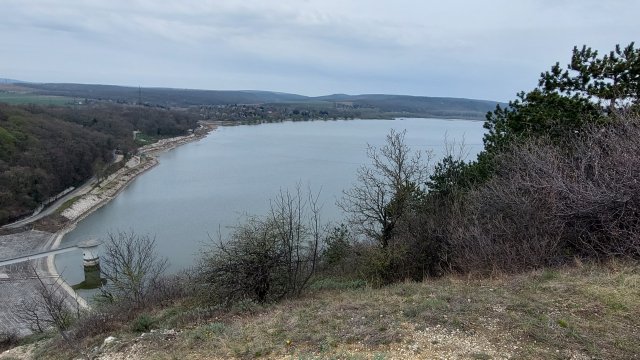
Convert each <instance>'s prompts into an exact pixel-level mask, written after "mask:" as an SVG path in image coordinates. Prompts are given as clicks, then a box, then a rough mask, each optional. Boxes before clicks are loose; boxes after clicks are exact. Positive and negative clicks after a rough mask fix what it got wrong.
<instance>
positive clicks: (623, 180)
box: [450, 118, 640, 271]
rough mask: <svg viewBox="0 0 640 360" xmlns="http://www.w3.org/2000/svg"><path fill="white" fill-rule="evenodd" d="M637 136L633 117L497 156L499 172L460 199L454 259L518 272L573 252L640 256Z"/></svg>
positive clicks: (461, 265)
mask: <svg viewBox="0 0 640 360" xmlns="http://www.w3.org/2000/svg"><path fill="white" fill-rule="evenodd" d="M639 137H640V127H639V126H638V122H637V119H633V118H630V119H626V120H624V121H621V120H617V121H616V122H615V123H614V124H612V125H609V126H607V127H603V128H594V129H592V130H590V131H589V132H587V133H586V134H585V135H584V136H583V137H582V138H581V139H579V140H575V141H574V142H572V143H570V144H567V145H566V146H563V148H560V147H558V146H556V145H554V144H551V143H548V142H543V141H530V142H528V143H526V144H523V145H518V146H516V147H513V148H512V149H511V150H510V151H508V152H505V153H504V154H501V155H499V156H498V157H497V158H496V161H497V164H498V166H497V169H498V171H497V172H496V174H495V176H494V177H493V178H492V179H491V180H490V181H488V182H487V183H486V184H485V185H483V186H481V187H480V188H478V189H477V190H475V191H472V192H470V193H469V194H468V196H466V197H465V198H464V200H463V201H459V202H457V203H456V205H455V209H454V210H455V211H454V213H453V219H454V220H453V222H452V225H451V226H450V242H451V244H450V245H451V248H452V251H453V262H454V266H455V267H456V268H457V269H459V270H462V271H488V270H492V269H497V270H502V271H519V270H523V269H527V268H532V267H539V266H545V265H554V264H558V263H561V262H566V261H567V260H568V259H571V258H573V257H574V256H579V257H588V258H595V259H602V258H608V257H619V256H625V257H633V258H640V183H639V182H638V180H637V179H638V178H640V144H639V143H638V141H637V139H638V138H639Z"/></svg>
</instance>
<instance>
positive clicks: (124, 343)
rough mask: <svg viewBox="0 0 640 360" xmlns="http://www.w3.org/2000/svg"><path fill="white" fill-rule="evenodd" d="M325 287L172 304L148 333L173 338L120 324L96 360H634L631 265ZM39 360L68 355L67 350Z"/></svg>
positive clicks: (635, 289) (639, 319) (637, 323)
mask: <svg viewBox="0 0 640 360" xmlns="http://www.w3.org/2000/svg"><path fill="white" fill-rule="evenodd" d="M327 284H329V285H331V284H332V282H331V281H329V282H324V286H325V289H324V290H315V291H313V292H311V293H310V294H309V295H307V296H306V297H304V298H302V299H297V300H289V301H284V302H282V303H280V304H276V305H270V306H266V307H258V308H256V307H254V306H247V308H248V309H249V310H247V309H242V310H238V309H236V310H235V311H232V312H228V313H215V312H213V313H210V312H206V311H202V310H195V309H192V308H189V307H187V306H174V307H172V308H169V309H165V310H162V311H158V312H154V313H152V317H153V318H154V319H155V325H154V326H155V327H156V328H158V329H177V335H173V334H165V335H163V334H162V330H158V331H156V332H155V333H149V334H145V335H144V336H142V337H140V336H139V334H136V333H133V332H130V331H129V330H128V329H130V325H127V326H125V327H123V330H122V332H121V333H119V334H113V335H115V336H116V337H118V339H119V340H118V341H117V342H116V343H115V344H114V345H110V348H109V350H108V351H107V354H108V356H107V355H104V354H103V356H105V357H103V358H104V359H116V358H118V359H119V358H124V355H125V354H128V355H130V356H133V357H134V358H146V359H183V358H184V359H209V358H229V357H240V358H252V357H266V358H293V359H324V358H335V359H338V358H339V359H400V358H420V359H423V358H463V359H502V358H518V359H520V358H525V359H541V358H544V359H589V358H596V359H634V358H639V357H640V355H639V354H640V341H638V336H639V335H638V334H640V267H639V266H638V265H637V264H636V265H630V264H615V263H614V264H608V265H606V266H602V265H598V266H595V265H584V266H583V265H578V266H576V267H573V268H568V269H561V270H544V271H535V272H531V273H528V274H524V275H517V276H499V277H495V278H492V279H467V278H459V277H453V276H450V277H445V278H442V279H435V280H427V281H425V282H423V283H401V284H396V285H392V286H389V287H385V288H382V289H371V288H359V289H342V290H335V289H334V290H331V289H326V286H327ZM333 285H340V284H339V283H335V282H334V283H333ZM105 337H106V336H105ZM102 340H103V337H101V338H96V339H93V343H87V344H85V345H86V346H87V347H91V346H95V345H100V343H101V341H102ZM38 352H39V353H41V354H43V353H44V354H48V355H47V356H46V358H51V357H53V358H66V357H68V356H69V353H67V352H65V351H63V350H60V351H57V352H52V351H50V350H45V349H42V350H41V351H38ZM53 353H56V355H55V356H51V354H53ZM120 356H122V357H120Z"/></svg>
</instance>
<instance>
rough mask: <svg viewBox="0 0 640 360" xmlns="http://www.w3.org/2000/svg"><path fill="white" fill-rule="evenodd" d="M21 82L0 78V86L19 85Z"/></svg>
mask: <svg viewBox="0 0 640 360" xmlns="http://www.w3.org/2000/svg"><path fill="white" fill-rule="evenodd" d="M21 82H22V81H20V80H13V79H3V78H0V84H16V83H21Z"/></svg>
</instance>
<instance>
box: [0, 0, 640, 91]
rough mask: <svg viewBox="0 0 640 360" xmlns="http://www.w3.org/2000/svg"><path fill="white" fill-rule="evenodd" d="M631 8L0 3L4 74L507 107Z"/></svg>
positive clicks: (358, 1)
mask: <svg viewBox="0 0 640 360" xmlns="http://www.w3.org/2000/svg"><path fill="white" fill-rule="evenodd" d="M638 14H640V1H638V0H485V1H477V0H448V1H441V0H440V1H432V0H393V1H383V0H297V1H293V0H291V1H290V0H278V1H275V0H271V1H267V0H241V1H235V0H173V1H162V0H97V1H89V0H85V1H82V0H0V49H1V52H0V77H4V78H13V79H19V80H26V81H37V82H77V83H100V84H116V85H132V86H143V87H145V86H154V87H177V88H198V89H220V90H222V89H224V90H227V89H228V90H240V89H257V90H271V91H282V92H291V93H298V94H303V95H326V94H332V93H349V94H359V93H393V94H409V95H424V96H452V97H467V98H476V99H489V100H499V101H505V100H509V99H512V98H513V97H514V95H515V93H516V92H518V91H520V90H529V89H532V88H533V87H535V86H536V83H537V78H538V76H539V74H540V72H542V71H545V70H547V69H548V68H549V67H550V66H551V65H552V64H554V63H555V62H556V61H560V63H561V64H566V63H568V61H569V58H570V54H571V49H572V48H573V46H574V45H579V46H581V45H583V44H586V45H588V46H591V47H593V48H595V49H599V50H601V51H609V50H611V49H613V47H614V45H615V44H617V43H620V44H625V45H626V44H628V43H629V42H631V41H634V40H640V36H639V35H640V23H639V22H638Z"/></svg>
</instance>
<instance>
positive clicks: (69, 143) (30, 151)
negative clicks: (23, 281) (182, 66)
mask: <svg viewBox="0 0 640 360" xmlns="http://www.w3.org/2000/svg"><path fill="white" fill-rule="evenodd" d="M196 122H197V117H196V116H195V115H191V114H189V113H187V112H184V111H174V110H166V109H159V108H150V107H140V106H123V105H113V104H107V105H104V104H102V105H97V106H78V107H53V106H49V107H39V106H34V105H28V106H11V105H7V104H1V103H0V224H4V223H8V222H11V221H13V220H16V219H18V218H20V217H23V216H26V215H28V214H30V213H31V212H32V211H33V210H34V209H35V208H36V207H37V206H38V205H39V204H40V203H41V202H43V201H45V200H46V199H47V198H49V197H51V196H53V195H55V194H57V193H59V192H61V191H63V190H64V189H66V188H68V187H70V186H76V185H78V184H80V183H82V182H84V181H86V180H87V179H89V178H91V176H92V175H94V174H95V173H98V172H100V171H102V170H103V169H104V168H106V167H107V166H108V165H109V163H110V162H111V161H112V160H113V156H114V152H115V151H116V150H119V151H122V152H123V153H125V154H126V153H129V152H131V151H133V150H134V149H135V148H136V147H137V144H136V143H135V141H134V139H133V131H134V130H139V131H142V132H143V133H144V134H146V135H150V136H152V137H165V136H175V135H180V134H185V133H186V131H187V129H191V128H194V127H195V126H196Z"/></svg>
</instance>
